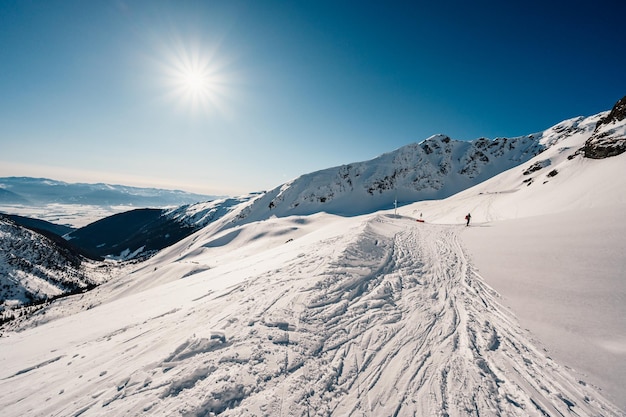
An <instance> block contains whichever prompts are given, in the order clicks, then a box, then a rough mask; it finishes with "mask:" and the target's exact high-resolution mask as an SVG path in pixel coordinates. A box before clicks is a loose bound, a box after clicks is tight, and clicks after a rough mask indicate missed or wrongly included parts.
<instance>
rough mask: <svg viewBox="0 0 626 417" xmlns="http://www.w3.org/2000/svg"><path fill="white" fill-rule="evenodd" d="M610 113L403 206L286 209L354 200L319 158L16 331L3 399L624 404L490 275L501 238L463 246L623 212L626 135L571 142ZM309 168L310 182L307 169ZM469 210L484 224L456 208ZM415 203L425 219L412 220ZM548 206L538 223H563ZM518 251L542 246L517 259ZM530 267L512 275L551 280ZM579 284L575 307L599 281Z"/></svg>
mask: <svg viewBox="0 0 626 417" xmlns="http://www.w3.org/2000/svg"><path fill="white" fill-rule="evenodd" d="M602 116H604V115H598V116H596V117H595V118H594V117H592V118H578V119H572V120H569V121H566V122H564V123H562V124H559V125H558V126H556V127H554V128H553V129H551V130H549V131H547V132H544V134H542V135H541V139H540V145H544V146H550V147H549V148H548V150H546V151H545V152H544V153H542V154H539V155H538V156H536V157H535V158H533V159H531V160H526V161H525V162H524V163H523V164H522V165H521V166H518V167H516V168H513V169H511V170H509V171H506V172H504V173H503V174H501V175H498V176H496V177H493V178H491V179H490V180H488V181H486V182H484V183H482V184H480V185H478V186H476V187H474V188H471V189H468V190H466V191H464V192H462V193H459V194H457V195H455V196H452V197H450V198H447V199H444V200H437V201H425V202H420V203H414V204H411V205H406V206H403V207H400V208H399V209H398V213H399V214H400V216H394V215H393V214H392V213H393V210H390V211H387V212H376V213H371V214H364V215H353V216H351V217H341V216H338V215H336V214H330V213H329V212H330V211H332V210H329V212H327V213H323V212H319V210H318V212H316V213H314V214H310V213H306V214H304V213H301V214H295V212H293V211H290V210H303V211H308V210H313V209H314V208H315V207H317V208H319V207H322V206H323V205H324V204H326V203H332V201H335V202H337V203H336V204H337V207H340V206H344V204H347V197H346V201H343V203H341V204H339V202H341V200H340V199H339V198H335V196H333V200H331V201H324V202H322V201H319V200H318V201H317V202H315V201H309V200H307V199H306V198H305V197H306V196H310V195H314V196H317V194H315V193H316V192H318V191H319V190H320V189H321V188H320V186H319V184H318V183H316V182H315V181H317V180H315V181H314V178H318V179H319V178H322V177H316V176H311V177H307V176H303V177H301V178H300V179H298V180H295V181H294V182H292V183H291V184H287V185H286V186H285V187H281V188H279V189H276V190H272V191H270V192H268V193H265V194H263V195H260V196H256V197H252V199H251V200H250V201H249V202H244V203H242V204H236V205H234V206H232V209H231V210H226V212H223V213H221V214H220V215H218V216H216V217H215V218H213V219H212V220H211V221H210V222H208V223H207V225H206V226H205V227H204V228H203V229H202V230H200V231H198V232H196V233H195V234H193V235H191V236H189V237H188V238H186V239H184V240H182V241H180V242H178V243H177V244H175V245H173V246H171V247H169V248H166V249H164V250H163V251H161V252H160V253H159V254H158V255H156V256H155V257H153V258H151V259H150V260H148V261H146V262H144V263H142V264H139V265H137V266H136V267H134V268H135V269H133V270H128V272H127V273H125V274H123V275H122V276H121V277H120V278H118V279H115V280H113V281H109V282H107V283H105V284H103V285H101V286H99V287H97V288H96V289H95V290H93V291H90V292H88V293H85V294H81V295H80V296H72V297H67V298H64V299H62V300H58V302H55V303H54V304H53V305H51V306H50V307H49V308H48V309H46V310H45V315H44V314H37V315H35V316H33V317H32V318H31V319H30V320H29V321H26V322H24V323H22V324H21V330H22V331H20V332H7V333H5V335H4V336H3V337H2V338H0V352H1V354H0V408H1V409H2V410H3V413H4V414H5V415H8V416H18V415H33V416H48V415H80V416H96V415H98V416H99V415H189V416H206V415H220V416H286V415H290V416H312V415H320V416H321V415H324V416H363V415H366V416H388V415H393V416H415V415H419V416H431V415H434V416H437V415H438V416H450V417H453V416H468V415H471V416H478V415H502V416H624V415H626V413H625V412H624V411H623V410H620V409H619V408H618V407H617V406H615V405H614V404H612V403H611V401H610V400H608V399H607V398H606V397H605V395H604V394H603V392H606V391H605V390H602V389H601V388H603V385H602V384H603V383H607V381H606V380H604V381H603V380H602V379H600V380H599V381H597V378H596V379H594V380H593V381H590V380H589V379H588V378H587V376H586V375H585V374H583V373H581V372H579V371H578V370H577V369H576V368H572V367H570V366H565V365H563V364H562V363H561V362H560V361H559V360H555V358H553V356H552V354H551V352H550V351H549V350H548V351H546V349H545V348H544V344H543V343H542V340H540V339H538V338H537V335H536V334H534V333H532V332H529V331H527V330H525V325H522V324H520V322H519V321H518V318H517V316H516V314H517V312H516V310H515V309H513V310H510V309H508V308H507V307H505V306H506V305H508V304H509V299H508V298H507V296H502V295H501V294H499V293H498V292H497V291H496V290H494V288H493V287H492V286H491V285H489V283H488V282H489V279H488V278H486V277H484V276H483V273H482V272H481V269H482V267H481V265H479V264H476V263H475V262H476V261H475V255H474V253H477V251H478V249H479V248H478V246H480V245H483V249H482V250H483V251H484V252H488V251H489V250H492V251H494V252H495V253H496V254H497V255H500V256H501V255H502V251H503V250H504V249H506V244H507V241H504V242H502V241H499V242H498V248H493V247H490V245H491V243H490V242H489V241H488V240H485V239H481V238H480V236H479V238H477V239H474V240H473V241H472V242H473V243H471V249H468V248H467V247H466V245H467V244H468V243H467V242H469V240H467V238H466V235H468V236H469V230H471V233H472V234H479V235H480V234H481V233H483V232H485V233H487V232H488V231H489V230H494V231H497V230H500V229H501V228H504V227H505V226H503V225H504V223H503V222H502V221H500V222H498V221H494V220H498V219H502V220H505V219H508V221H521V220H526V221H528V220H529V219H533V218H534V219H541V220H545V219H549V216H550V215H554V214H558V213H562V214H563V215H566V214H567V215H568V216H569V215H570V214H571V213H580V212H582V211H583V210H586V212H587V213H595V212H597V213H602V214H607V213H617V212H618V211H621V212H623V209H624V208H625V205H624V200H623V197H622V196H621V193H620V192H618V191H620V190H623V189H624V186H625V185H626V184H624V181H626V175H624V170H625V167H626V164H625V163H624V162H626V161H625V160H624V158H625V157H626V154H624V155H619V156H614V157H611V158H606V159H602V160H592V159H589V158H584V156H583V154H582V152H577V151H578V150H579V149H581V147H582V146H584V144H585V142H586V140H587V139H589V137H590V136H591V135H592V134H593V132H594V130H595V126H596V124H597V121H598V120H599V118H600V117H602ZM437 140H439V143H441V146H442V147H443V146H444V145H445V144H446V143H445V142H444V141H443V138H439V139H437ZM449 143H450V142H449ZM449 143H448V144H449ZM418 146H420V145H418ZM420 148H421V146H420ZM421 149H422V150H423V148H421ZM417 152H420V151H417ZM387 155H389V154H387ZM394 155H396V154H394ZM428 155H432V153H431V154H428ZM442 155H445V151H444V153H443V154H442ZM381 158H382V157H381ZM391 158H392V159H393V157H391ZM453 160H456V158H453ZM479 160H480V158H479ZM383 161H384V158H383V159H381V160H380V162H381V163H382V162H383ZM383 165H384V164H383ZM371 167H373V165H372V166H371ZM344 169H346V170H347V168H344ZM353 169H354V168H353ZM381 169H382V170H383V171H385V169H383V168H381ZM553 170H556V175H555V174H551V175H549V174H550V173H551V172H552V171H553ZM350 171H351V172H352V169H351V170H350ZM322 172H325V171H322ZM332 172H335V174H336V171H332V170H329V171H328V172H327V173H332ZM360 172H361V174H360V175H359V176H358V177H356V176H355V177H354V178H357V179H358V181H359V183H360V184H361V185H364V184H365V181H362V178H363V177H364V176H365V172H366V171H360ZM385 172H386V173H387V174H388V175H389V176H390V178H392V177H391V175H392V174H391V173H392V171H385ZM525 172H527V174H524V173H525ZM335 174H331V180H332V178H335V177H334V175H335ZM387 174H385V175H387ZM316 175H321V174H320V173H317V174H316ZM385 175H383V177H382V178H384V177H385ZM399 175H400V174H396V178H397V177H398V176H399ZM375 177H376V178H380V176H379V175H376V176H375ZM304 178H307V180H306V181H309V182H308V184H309V186H310V189H311V193H313V194H310V193H305V192H303V190H306V189H307V187H305V186H304V185H298V184H305V183H306V181H305V179H304ZM371 178H374V177H371ZM528 178H532V181H525V180H527V179H528ZM294 184H296V185H294ZM331 184H336V183H335V182H334V180H333V181H331ZM353 184H354V182H353ZM394 184H396V183H394ZM396 185H397V184H396ZM333 187H334V186H333ZM289 189H292V190H294V194H293V195H292V194H290V192H289ZM296 190H299V192H295V191H296ZM355 190H356V188H355ZM391 190H393V189H385V190H383V193H381V194H380V195H386V194H385V193H389V192H393V191H391ZM351 192H355V193H356V191H351ZM359 192H360V193H362V194H363V193H364V194H365V195H366V197H367V195H369V196H371V197H374V196H375V195H377V194H376V192H373V193H372V194H370V193H369V192H368V191H367V189H365V190H364V191H359ZM398 193H400V191H398ZM280 195H282V196H283V199H282V200H280V199H278V197H279V196H280ZM324 195H326V194H324ZM346 195H352V196H353V197H355V196H356V194H346ZM320 196H323V195H322V194H320ZM301 198H302V199H301ZM368 198H369V197H368ZM398 199H399V200H400V196H399V197H398ZM371 201H372V200H367V199H360V198H354V199H353V200H351V201H350V203H351V204H352V205H355V206H359V205H361V204H362V205H363V206H362V208H354V209H353V210H354V211H353V212H352V214H355V213H358V212H360V211H362V212H365V211H366V209H368V208H371V206H370V205H369V204H370V203H371ZM380 201H382V199H381V200H380ZM270 202H274V206H273V207H272V208H270V207H269V203H270ZM294 202H300V204H298V205H297V206H293V204H294ZM307 204H310V206H309V207H308V208H307V207H306V205H307ZM302 205H304V206H303V207H301V206H302ZM323 207H329V206H323ZM196 208H198V210H197V211H196V212H195V213H196V216H197V217H196V219H197V220H198V221H200V222H201V221H202V219H203V218H204V214H203V213H205V212H204V211H203V209H202V208H200V207H196ZM305 208H307V210H305ZM187 209H189V208H187ZM187 209H186V210H187ZM205 209H210V208H209V207H205ZM470 210H471V212H472V215H473V219H474V221H476V222H477V223H478V225H484V226H488V227H484V228H481V227H474V228H466V227H465V226H464V225H462V218H463V216H464V215H465V213H466V212H467V211H470ZM420 213H421V214H422V215H423V218H424V219H425V220H426V221H427V223H420V222H416V221H415V218H416V217H419V214H420ZM179 214H180V216H182V217H184V216H186V214H185V213H183V212H180V213H179ZM179 218H181V217H179ZM516 219H518V220H516ZM487 221H490V222H489V223H487ZM540 224H541V225H542V226H543V228H542V232H543V233H545V234H546V235H549V236H551V235H552V233H553V231H554V230H556V229H551V226H550V222H547V221H541V222H540ZM513 229H515V228H513ZM513 229H507V230H513ZM518 230H519V229H518ZM558 230H562V229H558ZM573 230H574V231H575V227H574V226H573ZM603 230H604V229H603ZM516 233H519V231H518V232H516ZM492 236H493V235H492ZM603 237H604V238H606V240H609V239H610V240H611V243H612V244H613V245H615V246H617V247H623V245H624V242H625V241H626V240H625V239H626V238H625V237H624V235H623V234H619V235H615V236H603ZM515 238H516V237H515V236H514V235H513V236H511V237H510V242H514V241H515ZM567 238H569V239H576V234H575V233H574V234H572V235H568V236H567ZM548 242H550V243H552V241H548ZM534 243H535V244H537V245H539V246H538V247H539V248H540V249H543V250H544V251H545V253H556V254H559V251H558V250H557V251H556V252H549V251H548V249H550V248H548V247H543V248H541V245H542V244H544V245H545V243H542V240H538V241H537V242H534ZM512 245H513V243H512ZM619 245H622V246H619ZM513 246H514V245H513ZM496 249H497V250H496ZM552 249H554V248H552ZM557 249H558V248H557ZM476 258H479V257H476ZM579 258H580V257H573V258H571V259H569V258H568V261H569V262H571V263H572V264H575V263H576V262H578V261H579ZM511 259H514V260H515V259H516V258H515V256H514V254H513V255H511ZM523 261H526V262H528V263H532V262H533V260H532V259H529V260H526V259H523V260H522V261H521V262H520V260H517V261H516V262H517V263H516V264H515V266H516V268H524V265H523V264H524V262H523ZM512 264H513V263H512ZM520 264H521V266H520ZM558 265H559V264H558V262H557V266H554V265H552V266H550V268H546V272H548V273H549V272H550V271H553V270H557V269H558V268H563V265H561V266H558ZM620 265H621V264H619V263H616V264H615V265H614V266H613V267H611V266H607V271H603V273H613V274H620V273H622V274H623V269H622V270H621V271H620V270H612V269H611V268H620ZM526 268H527V269H526V271H527V272H528V273H527V274H524V273H522V274H519V275H518V276H519V277H520V279H522V280H524V281H525V282H526V286H527V287H530V286H532V285H534V286H535V288H536V289H537V290H538V292H542V291H543V290H544V287H542V286H541V283H540V282H538V281H537V280H536V279H534V276H533V275H532V272H533V270H532V268H530V267H528V266H526ZM609 269H611V270H610V271H609ZM496 272H497V271H496ZM498 273H499V272H498ZM548 278H549V277H548ZM496 281H497V280H496ZM583 284H584V283H583ZM587 285H588V288H589V287H591V288H593V283H591V284H590V283H587ZM615 291H616V292H619V291H622V289H621V287H618V288H615ZM568 295H569V296H571V297H576V300H575V301H577V302H578V304H579V305H581V306H582V305H585V304H586V303H588V302H589V301H590V300H593V298H587V296H586V293H585V291H577V292H568ZM615 300H618V301H619V300H620V297H616V298H615V299H607V300H605V302H606V303H610V302H614V301H615ZM557 301H558V300H554V302H555V303H556V302H557ZM550 302H551V300H547V301H546V300H545V299H544V300H543V303H550ZM549 319H550V318H545V320H546V321H548V320H549ZM618 323H620V322H618ZM620 331H621V334H623V328H622V329H621V330H620V329H619V328H618V329H616V332H617V333H618V336H620V334H619V332H620ZM572 340H573V339H569V341H570V342H571V341H572ZM616 340H618V345H615V340H613V344H612V345H611V346H612V348H613V349H614V350H617V351H619V346H620V345H619V343H620V342H619V338H616ZM615 346H617V349H615ZM595 354H596V355H602V354H603V351H596V352H595ZM613 388H615V389H614V390H611V391H610V393H614V392H618V393H620V392H621V393H622V394H624V391H623V386H622V387H613ZM620 390H621V391H620ZM624 396H626V395H622V397H624ZM613 397H615V395H613Z"/></svg>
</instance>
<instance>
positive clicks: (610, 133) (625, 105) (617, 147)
mask: <svg viewBox="0 0 626 417" xmlns="http://www.w3.org/2000/svg"><path fill="white" fill-rule="evenodd" d="M625 119H626V96H625V97H622V98H621V99H620V100H619V101H618V102H617V103H616V104H615V106H613V109H611V111H610V112H609V114H608V115H607V116H606V117H604V118H602V119H600V121H598V124H597V125H596V128H595V130H594V132H593V134H592V135H591V137H590V138H589V139H587V142H585V146H583V148H582V152H583V155H584V156H585V158H591V159H604V158H609V157H612V156H617V155H620V154H622V153H624V152H626V126H625V125H626V122H625V121H624V120H625Z"/></svg>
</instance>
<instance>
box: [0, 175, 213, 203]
mask: <svg viewBox="0 0 626 417" xmlns="http://www.w3.org/2000/svg"><path fill="white" fill-rule="evenodd" d="M215 198H216V197H215V196H209V195H199V194H192V193H188V192H185V191H180V190H163V189H157V188H139V187H129V186H125V185H111V184H83V183H66V182H62V181H55V180H51V179H47V178H30V177H5V178H0V204H24V205H36V206H41V205H46V204H55V203H56V204H84V205H95V206H111V205H124V206H129V205H130V206H136V207H168V206H180V205H183V204H190V203H196V202H198V201H207V200H212V199H215Z"/></svg>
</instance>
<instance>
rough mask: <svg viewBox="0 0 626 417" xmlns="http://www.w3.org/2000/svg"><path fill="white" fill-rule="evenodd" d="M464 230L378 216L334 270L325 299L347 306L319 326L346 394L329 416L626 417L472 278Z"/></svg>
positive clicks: (335, 399) (339, 385)
mask: <svg viewBox="0 0 626 417" xmlns="http://www.w3.org/2000/svg"><path fill="white" fill-rule="evenodd" d="M390 230H391V231H394V232H393V233H390ZM461 230H463V229H462V228H459V227H449V226H437V225H415V223H414V222H409V221H406V220H399V219H391V218H386V217H377V218H375V219H374V220H373V221H372V222H371V224H369V225H368V227H366V228H365V229H364V232H363V233H362V235H361V236H360V238H359V240H358V241H357V242H354V243H353V244H352V245H350V246H349V247H348V249H347V250H346V252H345V253H344V256H343V257H342V258H341V259H339V260H338V261H337V262H336V264H335V265H334V274H330V275H329V278H328V279H329V280H330V281H332V284H330V285H327V286H326V287H325V289H326V291H324V293H323V295H318V297H319V298H329V299H332V300H333V301H337V299H338V297H341V298H342V300H343V301H345V305H344V307H343V312H342V314H327V317H328V316H329V317H332V320H328V319H326V321H325V322H324V325H323V326H322V325H321V323H320V324H319V326H318V328H319V327H323V328H324V331H325V332H326V334H327V335H328V338H327V340H326V341H325V343H324V348H323V352H324V353H325V354H326V355H327V356H328V357H330V358H332V359H331V360H330V362H331V363H333V364H334V369H337V370H338V371H337V372H338V375H337V376H336V378H335V380H336V385H337V386H336V387H334V389H333V390H334V391H340V392H343V393H345V394H344V395H343V396H340V397H338V398H334V400H333V401H332V402H333V403H335V401H336V403H335V404H333V405H332V406H331V407H330V409H331V410H332V414H333V415H353V416H381V415H389V416H413V415H432V416H435V415H440V416H468V415H474V416H480V415H490V416H497V415H502V416H533V415H536V416H545V415H555V416H561V415H576V416H587V415H588V416H595V415H603V416H608V415H621V414H620V411H619V410H618V409H617V408H615V407H614V406H612V405H611V404H610V403H608V402H607V401H605V400H604V399H603V398H602V397H601V396H600V395H599V394H598V393H597V392H596V391H594V390H593V388H592V387H590V386H588V385H586V384H584V383H583V382H582V381H579V380H578V379H576V378H575V377H574V376H573V375H572V374H571V373H570V371H569V370H568V369H566V368H564V367H561V366H559V365H558V364H556V363H554V362H553V361H552V360H551V359H550V358H549V357H547V356H546V354H545V352H544V351H542V350H541V349H539V348H537V347H536V346H535V345H534V344H533V342H532V339H531V337H530V335H529V334H528V333H527V332H525V331H523V330H522V329H521V328H520V326H519V324H518V323H517V321H516V319H515V317H514V316H513V315H512V314H511V313H510V312H509V311H508V310H507V309H505V308H504V307H503V306H502V305H501V304H500V303H499V301H498V294H497V293H496V292H495V291H494V290H492V289H491V288H490V287H489V286H488V285H487V284H486V283H485V282H484V281H483V280H482V278H481V277H480V276H479V275H478V274H477V273H476V271H475V270H474V269H473V268H472V266H471V264H470V263H469V261H468V257H467V255H466V254H465V251H464V250H463V248H462V245H461V244H460V240H459V233H460V231H461ZM357 259H360V260H361V262H360V263H359V262H357V261H356V260H357ZM357 264H358V265H359V266H360V268H362V271H367V272H364V273H360V274H359V273H357V272H356V271H355V268H356V265H357ZM331 271H332V270H331ZM329 272H330V271H329ZM342 275H345V276H342ZM338 276H342V278H341V279H337V277H338ZM333 280H334V281H333ZM312 306H313V307H317V308H318V309H319V308H320V307H319V306H318V305H315V304H314V305H312ZM310 313H312V311H311V312H310ZM318 315H319V313H318ZM313 317H315V314H311V315H310V318H313ZM355 387H356V389H355ZM320 400H322V398H320Z"/></svg>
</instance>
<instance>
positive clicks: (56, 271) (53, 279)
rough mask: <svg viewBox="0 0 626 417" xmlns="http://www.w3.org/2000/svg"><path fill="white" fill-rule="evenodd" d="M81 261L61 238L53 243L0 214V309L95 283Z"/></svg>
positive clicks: (86, 287) (91, 285) (78, 289)
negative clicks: (64, 244)
mask: <svg viewBox="0 0 626 417" xmlns="http://www.w3.org/2000/svg"><path fill="white" fill-rule="evenodd" d="M81 264H82V257H81V256H80V255H79V254H77V253H75V252H73V251H72V250H71V249H69V248H68V247H66V246H63V242H62V239H59V241H57V242H55V241H53V240H51V239H50V238H48V237H46V236H43V235H41V234H39V233H36V232H34V231H31V230H29V229H26V228H24V227H22V226H19V225H18V224H16V223H14V222H13V221H11V220H9V219H8V218H5V217H3V216H0V311H2V312H4V310H5V309H7V308H12V307H18V306H20V305H23V304H29V303H37V302H42V301H44V300H47V299H49V298H53V297H56V296H59V295H62V294H67V293H71V292H79V291H83V290H86V289H88V288H91V287H93V286H94V285H96V284H97V283H98V282H97V281H96V280H94V278H93V277H92V276H91V275H90V274H87V273H86V272H85V270H84V268H82V265H81ZM7 314H8V313H7Z"/></svg>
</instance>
